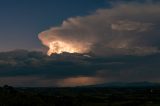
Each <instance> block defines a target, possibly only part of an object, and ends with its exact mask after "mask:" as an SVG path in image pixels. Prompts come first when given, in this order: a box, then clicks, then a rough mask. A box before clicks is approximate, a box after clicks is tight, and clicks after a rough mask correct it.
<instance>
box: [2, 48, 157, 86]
mask: <svg viewBox="0 0 160 106" xmlns="http://www.w3.org/2000/svg"><path fill="white" fill-rule="evenodd" d="M88 55H90V57H87V56H84V54H69V53H63V54H60V55H52V56H46V55H45V54H43V53H41V52H35V51H30V52H29V51H24V50H18V51H11V52H3V53H0V61H3V62H0V84H1V85H4V84H9V85H12V86H61V87H62V86H81V85H92V84H100V83H105V82H114V81H118V82H120V81H122V82H132V81H133V82H134V81H136V82H137V81H153V82H158V81H159V80H160V78H159V76H160V72H159V65H160V54H159V53H154V54H152V55H146V56H133V55H126V56H124V55H119V56H118V55H117V56H95V55H92V54H88ZM13 61H14V62H13Z"/></svg>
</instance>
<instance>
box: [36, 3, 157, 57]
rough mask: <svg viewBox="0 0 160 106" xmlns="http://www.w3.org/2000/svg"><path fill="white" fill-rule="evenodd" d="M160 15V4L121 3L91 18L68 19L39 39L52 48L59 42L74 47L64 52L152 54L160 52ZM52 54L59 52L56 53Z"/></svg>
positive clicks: (53, 51) (44, 33)
mask: <svg viewBox="0 0 160 106" xmlns="http://www.w3.org/2000/svg"><path fill="white" fill-rule="evenodd" d="M159 13H160V4H159V3H157V4H154V3H142V4H138V3H128V4H124V3H122V4H121V3H119V4H116V5H113V7H112V8H107V9H98V10H97V11H96V12H95V13H92V14H90V15H88V16H77V17H72V18H69V19H67V20H64V21H63V23H62V24H61V25H60V26H58V27H53V28H51V29H48V30H46V31H43V32H41V33H40V34H39V39H40V40H41V41H42V43H43V44H44V45H45V46H47V47H49V48H50V45H51V44H53V43H54V42H57V41H60V42H63V43H65V44H66V47H65V46H64V48H72V50H70V49H67V50H64V48H63V49H62V51H63V50H64V52H69V51H71V52H72V51H74V52H77V53H83V52H89V51H91V52H93V53H95V54H99V55H105V54H106V55H108V54H115V53H114V51H116V54H134V55H135V54H137V53H138V54H142V55H143V54H144V55H145V54H150V53H153V52H155V51H156V52H159V50H158V47H159V46H160V44H159V43H158V42H159V40H160V36H159V35H160V32H159V27H160V21H159V19H160V15H159ZM67 45H68V46H67ZM52 46H54V45H52ZM110 49H111V51H113V53H111V51H109V50H110ZM143 50H144V51H143ZM132 51H134V52H132ZM145 51H146V52H145ZM49 52H51V53H55V50H51V49H50V50H49ZM149 52H150V53H149ZM51 53H50V54H51ZM103 53H105V54H103Z"/></svg>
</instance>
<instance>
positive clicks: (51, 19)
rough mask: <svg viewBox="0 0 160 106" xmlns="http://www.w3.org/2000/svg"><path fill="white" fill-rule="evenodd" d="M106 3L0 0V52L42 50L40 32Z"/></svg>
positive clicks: (92, 1) (79, 0) (97, 1)
mask: <svg viewBox="0 0 160 106" xmlns="http://www.w3.org/2000/svg"><path fill="white" fill-rule="evenodd" d="M107 5H108V3H107V1H105V0H100V1H99V0H76V1H75V0H67V1H66V0H38V1H37V0H0V13H1V17H0V23H1V24H0V29H1V30H0V38H1V39H0V51H8V50H14V49H28V50H37V49H38V50H39V49H40V50H41V49H42V45H41V43H40V42H39V40H38V39H37V35H38V33H40V32H41V31H43V30H45V29H48V28H50V27H53V26H57V25H60V24H61V23H62V21H63V20H64V19H67V18H68V17H74V16H83V15H85V14H88V13H90V12H94V11H95V10H96V9H97V8H104V7H106V6H107Z"/></svg>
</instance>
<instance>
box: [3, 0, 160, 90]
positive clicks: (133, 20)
mask: <svg viewBox="0 0 160 106" xmlns="http://www.w3.org/2000/svg"><path fill="white" fill-rule="evenodd" d="M0 13H1V14H0V15H1V17H0V23H1V24H0V86H1V85H4V84H8V85H11V86H33V87H34V86H36V87H40V86H43V87H47V86H60V87H64V86H83V85H95V84H102V83H109V82H144V81H148V82H158V83H160V77H159V76H160V71H159V69H160V68H159V66H160V42H159V41H160V30H159V29H160V14H159V13H160V2H159V0H39V1H38V0H0ZM47 51H48V52H47ZM47 53H48V55H47ZM55 53H57V54H55Z"/></svg>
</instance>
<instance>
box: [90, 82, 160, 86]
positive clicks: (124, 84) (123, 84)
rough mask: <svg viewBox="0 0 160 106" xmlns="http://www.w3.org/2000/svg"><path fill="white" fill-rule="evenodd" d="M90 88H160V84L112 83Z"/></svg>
mask: <svg viewBox="0 0 160 106" xmlns="http://www.w3.org/2000/svg"><path fill="white" fill-rule="evenodd" d="M88 87H160V83H152V82H110V83H103V84H97V85H89V86H88Z"/></svg>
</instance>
